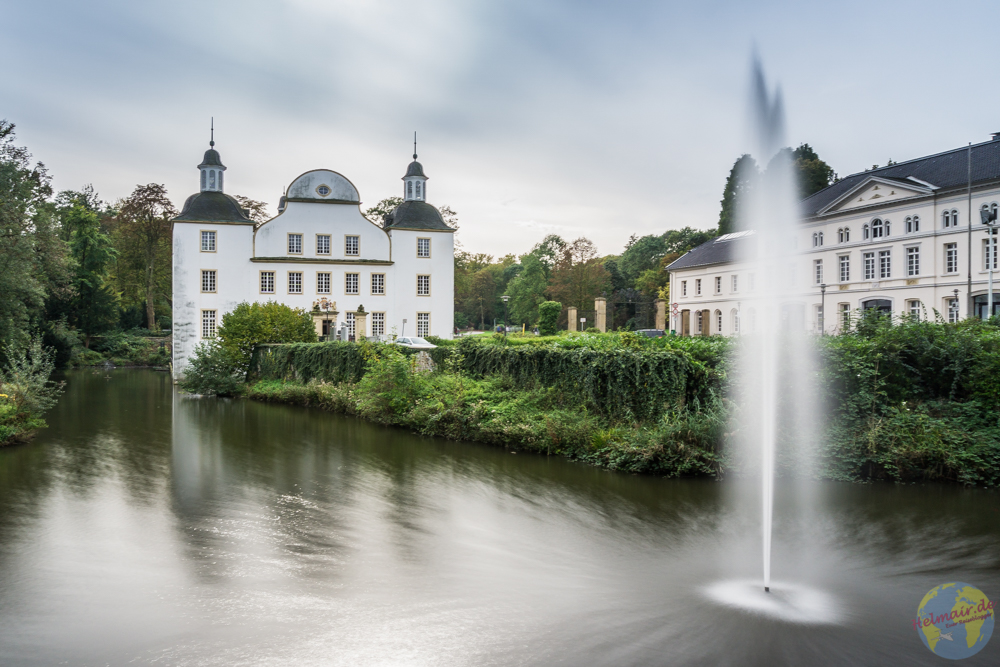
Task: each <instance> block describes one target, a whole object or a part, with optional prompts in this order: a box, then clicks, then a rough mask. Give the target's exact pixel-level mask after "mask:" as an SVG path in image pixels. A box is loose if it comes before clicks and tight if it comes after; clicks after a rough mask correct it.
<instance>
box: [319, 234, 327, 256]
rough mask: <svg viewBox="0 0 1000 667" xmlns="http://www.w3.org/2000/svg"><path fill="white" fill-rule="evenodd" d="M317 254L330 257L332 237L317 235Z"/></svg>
mask: <svg viewBox="0 0 1000 667" xmlns="http://www.w3.org/2000/svg"><path fill="white" fill-rule="evenodd" d="M316 254H317V255H329V254H330V235H329V234H317V235H316Z"/></svg>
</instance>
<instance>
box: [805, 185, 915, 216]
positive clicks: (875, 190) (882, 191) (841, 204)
mask: <svg viewBox="0 0 1000 667" xmlns="http://www.w3.org/2000/svg"><path fill="white" fill-rule="evenodd" d="M934 189H935V188H934V186H932V185H930V184H929V183H923V182H922V181H921V182H919V183H918V182H916V181H914V182H912V183H911V182H908V181H898V180H895V179H890V178H880V177H878V176H872V177H870V178H866V179H865V180H863V181H862V182H861V183H859V184H858V185H856V186H854V187H853V188H851V189H850V190H848V191H847V192H846V193H845V194H843V195H842V196H841V197H839V198H838V199H835V200H833V201H832V202H830V203H829V204H828V205H827V206H826V207H824V208H823V209H822V210H820V211H819V214H820V215H824V214H827V213H834V212H837V211H849V210H851V209H854V208H862V207H865V206H875V205H878V204H884V203H886V202H892V201H898V200H900V199H910V198H911V197H923V196H925V195H929V194H931V193H932V192H933V191H934Z"/></svg>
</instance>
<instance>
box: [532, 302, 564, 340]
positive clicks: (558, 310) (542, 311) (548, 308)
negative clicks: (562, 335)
mask: <svg viewBox="0 0 1000 667" xmlns="http://www.w3.org/2000/svg"><path fill="white" fill-rule="evenodd" d="M561 314H562V304H561V303H559V302H558V301H544V302H542V303H540V304H538V333H540V334H541V335H543V336H552V335H554V334H555V333H556V332H557V331H558V330H559V316H560V315H561Z"/></svg>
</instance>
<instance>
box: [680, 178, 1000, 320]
mask: <svg viewBox="0 0 1000 667" xmlns="http://www.w3.org/2000/svg"><path fill="white" fill-rule="evenodd" d="M993 202H1000V188H998V187H995V186H994V187H991V188H985V189H980V190H978V191H977V190H973V197H972V235H971V237H972V253H971V261H972V264H971V266H972V292H971V294H972V296H973V297H976V296H979V295H983V294H986V292H987V281H988V277H989V272H988V267H987V264H986V252H985V244H986V240H987V233H986V228H985V226H984V225H982V224H981V223H980V220H979V209H980V207H981V206H982V205H983V204H987V205H990V204H992V203H993ZM945 211H948V212H949V213H950V212H951V211H958V214H959V216H958V217H959V224H958V226H957V227H955V226H950V227H948V228H945V227H944V217H943V216H944V212H945ZM914 215H916V216H919V218H920V229H919V231H916V232H909V233H907V232H906V227H905V221H906V218H907V217H912V216H914ZM875 218H880V219H882V220H883V221H884V220H889V221H890V234H889V236H888V237H882V238H871V237H869V238H868V239H864V238H863V234H862V230H863V226H864V225H865V224H869V225H870V224H871V222H872V220H873V219H875ZM968 225H969V203H968V197H967V195H966V193H964V192H953V193H949V194H947V195H945V196H940V197H938V196H936V195H927V196H923V197H914V198H910V199H906V200H898V201H893V202H890V204H889V205H886V204H881V205H880V206H869V207H864V208H863V209H851V210H848V211H845V212H843V213H832V214H829V215H827V216H824V217H822V218H819V219H813V220H806V221H803V223H802V226H801V228H800V230H799V232H798V237H797V239H796V243H797V248H798V250H799V251H800V260H799V263H798V265H797V266H796V268H795V278H794V279H793V280H792V281H790V283H789V284H788V286H787V287H788V293H787V295H786V298H787V299H788V301H789V302H795V303H799V304H801V306H802V307H803V308H805V326H806V328H807V329H809V330H811V331H818V325H819V317H818V314H819V306H820V304H821V303H822V302H823V301H824V300H823V299H822V297H821V292H820V287H819V285H818V284H817V283H816V281H815V274H814V270H815V265H814V262H815V260H822V262H823V282H825V283H826V285H827V288H826V298H825V307H826V317H825V330H826V332H827V333H836V332H837V331H838V330H839V329H840V327H841V308H842V307H844V306H846V307H847V308H848V309H849V310H850V311H852V312H853V311H856V310H858V309H859V308H861V307H862V304H863V303H864V302H866V301H868V300H871V299H885V300H887V301H890V302H891V303H892V312H893V315H902V314H905V313H908V312H909V311H910V303H911V302H914V301H916V302H919V308H920V310H921V313H922V315H921V316H923V313H926V315H927V317H934V311H935V310H937V311H938V312H939V313H940V314H941V315H942V316H943V317H945V318H947V317H948V309H949V303H950V302H951V300H952V299H954V298H955V292H954V290H956V289H957V290H958V302H959V315H960V317H962V318H964V317H966V316H967V315H968V312H967V311H968V301H967V297H968V289H967V279H968V268H969V227H968ZM844 228H848V229H850V241H846V242H840V241H839V236H838V231H839V230H841V229H844ZM818 232H822V233H823V245H821V246H814V245H813V235H814V234H816V233H818ZM950 243H955V244H956V245H957V249H958V270H957V271H954V272H951V273H949V272H947V271H946V268H947V267H946V265H945V246H946V245H947V244H950ZM909 247H914V248H918V249H919V256H920V267H919V272H918V273H917V275H909V273H908V266H907V248H909ZM882 250H888V251H889V253H890V258H891V273H890V277H889V278H882V277H881V276H880V275H879V274H878V269H879V266H878V259H879V258H878V253H879V251H882ZM868 252H872V253H875V262H876V278H875V280H865V277H864V273H863V271H864V265H863V255H864V253H868ZM841 256H847V257H848V258H849V262H850V276H849V279H848V280H846V281H842V280H840V259H839V258H840V257H841ZM750 273H752V270H751V267H750V266H749V265H748V264H746V263H740V262H732V263H727V264H717V265H712V266H703V267H692V268H689V269H679V270H675V271H672V272H671V279H670V294H671V295H672V296H671V299H670V300H671V302H672V303H676V304H678V306H677V307H678V310H681V311H682V310H685V309H687V310H690V311H692V320H691V333H692V335H696V334H697V332H696V326H697V325H696V322H695V319H694V318H695V316H694V313H695V312H696V311H698V310H709V311H711V313H712V323H711V324H712V329H711V334H717V333H721V334H723V335H731V334H733V333H735V331H734V327H733V325H732V324H731V320H732V318H731V316H730V314H731V313H732V312H733V311H737V312H740V313H741V314H742V317H741V320H742V331H743V332H744V333H746V332H749V331H750V330H751V321H752V317H751V311H752V310H753V300H754V296H753V290H751V289H750V283H751V280H752V279H751V278H750ZM733 274H737V275H739V276H740V278H739V280H738V282H739V285H740V289H739V293H733V292H732V291H731V290H730V289H729V285H730V282H729V281H730V276H732V275H733ZM716 276H720V277H722V283H723V291H722V293H721V294H716V293H715V291H714V278H715V277H716ZM699 278H700V279H701V280H702V285H703V287H702V294H701V295H700V296H699V295H697V294H695V284H696V283H695V281H696V280H698V279H699ZM994 278H995V280H996V281H997V283H998V284H997V285H996V286H995V287H994V292H995V293H996V292H998V291H1000V273H998V272H996V271H995V272H994ZM682 281H687V290H688V291H687V295H686V296H682V295H681V293H682V285H681V282H682ZM717 310H718V311H721V312H722V313H723V328H722V330H721V331H717V327H716V322H715V317H714V315H715V312H716V311H717ZM680 324H681V318H680V316H677V317H674V316H672V315H671V317H670V327H671V329H672V330H675V331H678V332H679V331H680Z"/></svg>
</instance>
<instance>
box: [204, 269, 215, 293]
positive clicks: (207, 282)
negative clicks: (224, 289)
mask: <svg viewBox="0 0 1000 667" xmlns="http://www.w3.org/2000/svg"><path fill="white" fill-rule="evenodd" d="M201 291H202V292H214V291H215V271H211V270H209V271H202V272H201Z"/></svg>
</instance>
